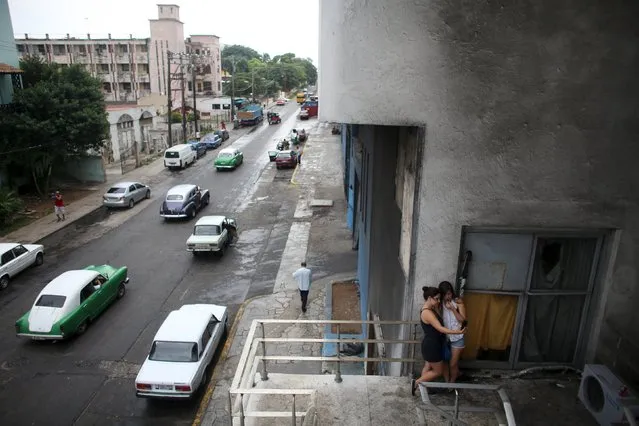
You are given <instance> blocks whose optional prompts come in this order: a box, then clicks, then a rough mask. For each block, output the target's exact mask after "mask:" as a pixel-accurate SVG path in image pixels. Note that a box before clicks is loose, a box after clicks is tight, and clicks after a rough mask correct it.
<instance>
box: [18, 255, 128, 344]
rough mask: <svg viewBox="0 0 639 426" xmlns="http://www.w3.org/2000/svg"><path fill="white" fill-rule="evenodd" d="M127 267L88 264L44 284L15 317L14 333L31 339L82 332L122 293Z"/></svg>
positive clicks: (61, 336)
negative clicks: (32, 300) (20, 314)
mask: <svg viewBox="0 0 639 426" xmlns="http://www.w3.org/2000/svg"><path fill="white" fill-rule="evenodd" d="M128 282H129V277H128V268H127V267H126V266H122V267H120V268H116V267H113V266H110V265H97V266H96V265H90V266H87V267H86V268H84V269H80V270H75V271H67V272H64V273H62V274H60V275H59V276H58V277H56V278H54V279H53V280H52V281H51V282H50V283H49V284H47V285H46V286H45V287H44V288H43V289H42V291H41V292H40V294H38V296H37V297H36V299H35V302H34V304H33V306H32V307H31V310H29V311H28V312H27V313H26V314H24V315H23V316H22V317H20V319H18V321H16V334H17V335H18V336H19V337H27V338H30V339H33V340H63V339H68V338H70V337H72V336H75V335H80V334H83V333H84V332H85V331H86V330H87V328H88V327H89V324H91V322H92V321H94V320H95V319H97V318H98V316H99V315H100V314H101V313H102V312H103V311H104V310H105V309H106V308H108V307H109V306H110V305H111V303H112V302H113V301H115V300H116V299H120V298H121V297H123V296H124V295H125V294H126V287H125V285H126V284H127V283H128Z"/></svg>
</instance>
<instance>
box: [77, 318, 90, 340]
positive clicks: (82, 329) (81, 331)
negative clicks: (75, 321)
mask: <svg viewBox="0 0 639 426" xmlns="http://www.w3.org/2000/svg"><path fill="white" fill-rule="evenodd" d="M87 328H89V320H84V321H83V322H82V324H80V325H79V326H78V328H77V329H76V330H75V334H76V335H78V336H80V335H82V334H84V333H85V332H86V331H87Z"/></svg>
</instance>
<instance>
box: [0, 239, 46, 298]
mask: <svg viewBox="0 0 639 426" xmlns="http://www.w3.org/2000/svg"><path fill="white" fill-rule="evenodd" d="M42 262H44V246H42V245H40V244H17V243H2V244H0V290H4V289H5V288H7V287H8V286H9V281H11V280H12V279H13V277H15V276H16V275H18V274H19V273H20V272H22V271H24V270H25V269H27V268H28V267H29V266H31V265H36V266H40V265H42Z"/></svg>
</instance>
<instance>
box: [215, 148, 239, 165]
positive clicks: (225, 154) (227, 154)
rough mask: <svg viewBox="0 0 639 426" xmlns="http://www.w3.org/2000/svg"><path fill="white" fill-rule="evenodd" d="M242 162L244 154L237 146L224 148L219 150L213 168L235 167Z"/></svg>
mask: <svg viewBox="0 0 639 426" xmlns="http://www.w3.org/2000/svg"><path fill="white" fill-rule="evenodd" d="M243 162H244V154H243V153H242V151H240V150H239V149H237V148H224V149H223V150H221V151H220V153H219V154H218V155H217V158H216V159H215V163H214V164H215V168H216V169H217V170H222V169H235V168H236V167H237V166H239V165H240V164H242V163H243Z"/></svg>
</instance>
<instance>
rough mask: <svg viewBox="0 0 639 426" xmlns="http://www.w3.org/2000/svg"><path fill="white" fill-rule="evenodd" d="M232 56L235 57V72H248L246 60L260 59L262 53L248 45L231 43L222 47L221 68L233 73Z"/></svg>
mask: <svg viewBox="0 0 639 426" xmlns="http://www.w3.org/2000/svg"><path fill="white" fill-rule="evenodd" d="M232 58H234V59H235V72H248V70H249V68H248V61H250V60H251V59H262V55H260V54H259V53H257V51H256V50H253V49H251V48H250V47H246V46H241V45H239V44H233V45H231V46H224V48H223V49H222V69H223V70H225V71H227V72H230V73H233V64H232V62H233V61H232V60H231V59H232Z"/></svg>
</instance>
